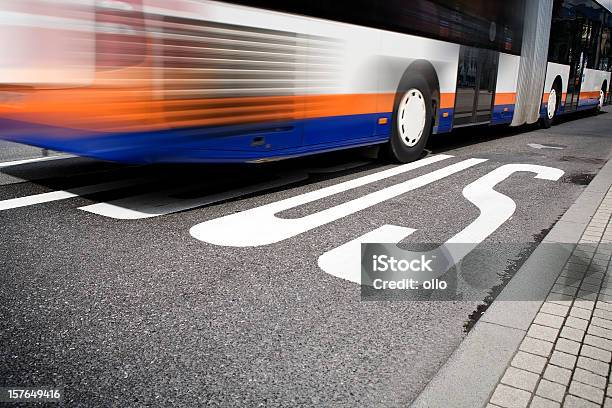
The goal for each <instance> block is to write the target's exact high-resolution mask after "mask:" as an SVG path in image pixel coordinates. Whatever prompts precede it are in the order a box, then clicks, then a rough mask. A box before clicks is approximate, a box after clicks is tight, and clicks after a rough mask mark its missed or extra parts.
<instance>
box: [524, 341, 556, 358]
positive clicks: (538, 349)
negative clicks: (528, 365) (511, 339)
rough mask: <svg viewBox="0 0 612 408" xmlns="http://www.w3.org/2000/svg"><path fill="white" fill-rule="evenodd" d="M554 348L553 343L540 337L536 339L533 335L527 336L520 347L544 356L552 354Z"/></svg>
mask: <svg viewBox="0 0 612 408" xmlns="http://www.w3.org/2000/svg"><path fill="white" fill-rule="evenodd" d="M552 348H553V343H551V342H549V341H544V340H540V339H534V338H532V337H525V338H524V339H523V342H522V343H521V346H520V347H519V349H520V350H522V351H526V352H528V353H532V354H537V355H539V356H544V357H548V356H549V355H550V353H551V352H552Z"/></svg>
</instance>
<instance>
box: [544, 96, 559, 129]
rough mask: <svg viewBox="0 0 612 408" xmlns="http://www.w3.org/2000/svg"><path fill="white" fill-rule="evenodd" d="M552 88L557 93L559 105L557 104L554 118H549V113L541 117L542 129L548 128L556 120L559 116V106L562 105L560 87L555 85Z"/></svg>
mask: <svg viewBox="0 0 612 408" xmlns="http://www.w3.org/2000/svg"><path fill="white" fill-rule="evenodd" d="M552 89H554V90H555V92H556V94H557V106H555V112H554V114H553V117H552V118H549V117H548V115H546V114H545V115H544V117H543V118H540V127H541V128H542V129H548V128H550V127H551V126H552V125H553V123H554V122H555V119H556V118H557V112H559V106H560V105H561V91H560V89H559V88H558V87H557V86H554V87H553V88H552Z"/></svg>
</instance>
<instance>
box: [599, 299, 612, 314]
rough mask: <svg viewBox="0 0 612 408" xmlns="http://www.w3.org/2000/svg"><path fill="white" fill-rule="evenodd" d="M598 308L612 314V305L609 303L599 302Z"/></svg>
mask: <svg viewBox="0 0 612 408" xmlns="http://www.w3.org/2000/svg"><path fill="white" fill-rule="evenodd" d="M597 308H598V309H603V310H607V311H608V312H612V304H610V303H607V302H602V301H598V302H597Z"/></svg>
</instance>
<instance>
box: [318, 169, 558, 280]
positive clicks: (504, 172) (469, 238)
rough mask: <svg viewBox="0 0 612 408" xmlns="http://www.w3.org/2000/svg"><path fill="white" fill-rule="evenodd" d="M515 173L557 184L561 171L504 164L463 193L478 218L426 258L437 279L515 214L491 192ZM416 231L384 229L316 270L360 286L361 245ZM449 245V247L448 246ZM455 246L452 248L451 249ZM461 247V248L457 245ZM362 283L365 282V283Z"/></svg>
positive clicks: (407, 254) (323, 260) (326, 257)
mask: <svg viewBox="0 0 612 408" xmlns="http://www.w3.org/2000/svg"><path fill="white" fill-rule="evenodd" d="M516 172H531V173H536V176H535V178H536V179H542V180H551V181H556V180H559V178H560V177H561V176H563V173H564V172H563V170H560V169H556V168H553V167H545V166H537V165H532V164H506V165H503V166H501V167H498V168H496V169H495V170H493V171H491V172H490V173H488V174H486V175H484V176H482V177H481V178H479V179H478V180H476V181H474V182H473V183H471V184H469V185H467V186H466V187H465V188H464V189H463V196H464V197H465V198H467V199H468V201H470V202H471V203H472V204H474V205H475V206H476V207H478V209H479V210H480V214H479V215H478V217H477V218H476V219H475V220H474V221H472V222H471V223H470V224H469V225H468V226H467V227H465V228H464V229H463V230H461V231H460V232H459V233H457V234H456V235H455V236H453V237H452V238H450V239H449V240H448V241H446V243H445V244H444V245H441V246H440V247H438V248H436V249H434V250H432V251H429V253H428V255H427V258H428V259H435V263H437V264H438V265H437V266H436V267H435V268H434V270H435V271H436V272H437V273H438V275H433V274H429V276H428V278H437V277H438V276H440V275H442V274H444V273H445V272H446V271H447V270H448V269H449V268H450V267H452V266H453V265H454V264H457V263H458V262H459V261H461V260H462V259H463V258H464V257H465V256H466V255H467V254H469V253H470V252H471V251H472V250H473V249H474V248H476V247H477V246H478V245H479V244H480V243H481V242H482V241H484V240H485V239H486V238H487V237H488V236H489V235H491V234H492V233H494V232H495V231H496V230H497V229H498V228H499V227H501V226H502V225H503V224H504V223H505V222H506V221H507V220H508V219H510V217H512V215H513V214H514V211H515V210H516V203H515V202H514V200H512V199H511V198H510V197H508V196H506V195H504V194H501V193H499V192H497V191H495V190H494V189H493V188H494V187H495V186H496V185H497V184H499V183H501V182H502V181H504V180H506V179H507V178H508V177H510V176H511V175H512V174H514V173H516ZM414 231H415V230H413V229H411V228H405V227H400V226H396V225H384V226H382V227H380V228H377V229H375V230H374V231H371V232H368V233H366V234H364V235H362V236H360V237H359V238H356V239H354V240H352V241H349V242H348V243H346V244H344V245H341V246H339V247H337V248H335V249H332V250H331V251H328V252H326V253H324V254H323V255H321V256H320V257H319V266H320V267H321V269H322V270H323V271H325V272H326V273H328V274H330V275H332V276H336V277H339V278H342V279H346V280H349V281H351V282H355V283H362V282H361V244H362V243H392V242H395V243H399V242H401V241H402V240H403V239H404V238H406V237H407V236H408V235H411V234H412V233H413V232H414ZM449 244H451V245H449ZM453 244H455V245H453ZM457 244H462V245H457ZM397 250H398V253H400V256H399V257H404V258H411V257H414V256H416V255H419V254H421V252H419V253H416V252H412V251H407V250H403V249H400V248H398V249H397ZM364 283H365V282H364Z"/></svg>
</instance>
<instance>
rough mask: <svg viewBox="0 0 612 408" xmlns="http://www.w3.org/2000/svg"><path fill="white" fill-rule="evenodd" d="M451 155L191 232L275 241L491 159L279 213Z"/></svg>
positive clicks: (242, 243)
mask: <svg viewBox="0 0 612 408" xmlns="http://www.w3.org/2000/svg"><path fill="white" fill-rule="evenodd" d="M450 157H453V156H448V155H438V156H433V157H429V158H426V159H423V160H419V161H416V162H413V163H408V164H404V165H401V166H397V167H394V168H392V169H388V170H384V171H381V172H378V173H374V174H370V175H368V176H364V177H360V178H357V179H354V180H349V181H346V182H344V183H339V184H336V185H333V186H329V187H326V188H322V189H320V190H316V191H312V192H309V193H305V194H301V195H298V196H295V197H291V198H288V199H285V200H281V201H277V202H274V203H271V204H267V205H264V206H261V207H256V208H253V209H250V210H247V211H243V212H241V213H237V214H230V215H227V216H225V217H221V218H216V219H213V220H210V221H206V222H203V223H200V224H197V225H195V226H193V227H192V228H191V230H190V234H191V235H192V236H193V237H194V238H196V239H199V240H200V241H204V242H208V243H211V244H215V245H222V246H234V247H251V246H260V245H268V244H273V243H275V242H279V241H282V240H285V239H287V238H291V237H294V236H296V235H299V234H302V233H304V232H306V231H309V230H311V229H314V228H316V227H319V226H321V225H324V224H327V223H330V222H332V221H336V220H338V219H340V218H343V217H345V216H347V215H351V214H354V213H356V212H358V211H360V210H363V209H366V208H369V207H371V206H373V205H376V204H379V203H382V202H384V201H386V200H389V199H391V198H393V197H397V196H399V195H401V194H404V193H407V192H409V191H411V190H414V189H417V188H419V187H423V186H425V185H427V184H430V183H433V182H434V181H437V180H440V179H443V178H445V177H448V176H450V175H452V174H455V173H457V172H460V171H462V170H465V169H467V168H470V167H472V166H475V165H477V164H479V163H482V162H485V161H487V160H486V159H468V160H464V161H461V162H459V163H456V164H453V165H450V166H447V167H444V168H442V169H439V170H436V171H433V172H431V173H428V174H425V175H422V176H419V177H416V178H414V179H411V180H407V181H404V182H402V183H399V184H395V185H393V186H390V187H387V188H384V189H382V190H379V191H376V192H373V193H370V194H367V195H365V196H363V197H359V198H356V199H353V200H351V201H348V202H345V203H343V204H339V205H337V206H335V207H332V208H328V209H325V210H322V211H319V212H317V213H314V214H310V215H308V216H305V217H302V218H295V219H283V218H278V217H277V216H276V214H277V213H279V212H282V211H285V210H288V209H291V208H294V207H297V206H300V205H304V204H307V203H310V202H313V201H316V200H319V199H322V198H325V197H329V196H332V195H335V194H338V193H342V192H344V191H347V190H351V189H354V188H357V187H361V186H364V185H366V184H370V183H373V182H375V181H380V180H383V179H386V178H389V177H392V176H396V175H399V174H402V173H405V172H408V171H410V170H414V169H417V168H420V167H424V166H427V165H429V164H432V163H436V162H439V161H442V160H446V159H448V158H450Z"/></svg>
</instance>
